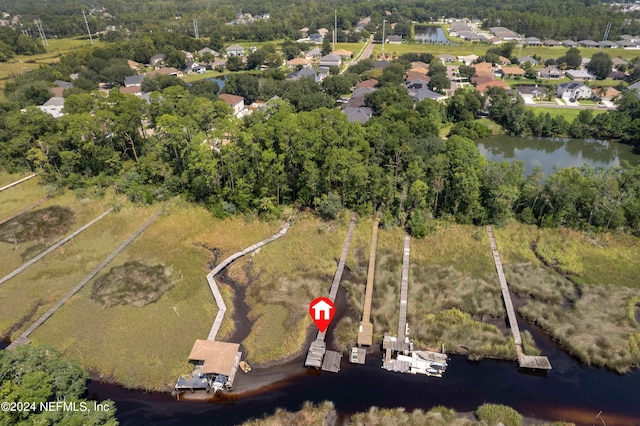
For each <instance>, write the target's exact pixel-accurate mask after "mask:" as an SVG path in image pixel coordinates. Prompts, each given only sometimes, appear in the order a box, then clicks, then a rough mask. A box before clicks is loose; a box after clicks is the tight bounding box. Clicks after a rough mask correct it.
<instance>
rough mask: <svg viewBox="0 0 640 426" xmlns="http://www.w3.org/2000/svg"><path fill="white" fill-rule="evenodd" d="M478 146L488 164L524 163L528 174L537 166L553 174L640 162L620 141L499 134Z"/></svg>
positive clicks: (636, 155) (630, 148) (638, 156)
mask: <svg viewBox="0 0 640 426" xmlns="http://www.w3.org/2000/svg"><path fill="white" fill-rule="evenodd" d="M476 145H477V147H478V149H479V150H480V152H481V153H482V155H484V157H485V158H486V159H487V160H489V161H509V162H511V161H514V160H522V161H524V164H525V168H526V174H530V173H531V172H533V169H534V168H535V167H536V166H539V167H541V168H542V170H543V171H544V173H545V174H546V175H550V174H551V173H553V171H554V169H555V168H564V167H572V166H575V167H581V166H582V165H584V164H588V165H589V166H591V167H593V168H596V167H611V166H616V165H618V164H620V162H621V161H622V160H626V161H628V162H629V163H631V164H633V165H635V164H638V163H639V162H640V155H638V154H635V153H634V152H633V148H632V147H631V146H630V145H625V144H621V143H617V142H607V141H597V140H583V139H562V138H556V139H546V138H533V137H529V138H522V137H514V136H505V135H499V136H492V137H490V138H486V139H480V140H477V141H476Z"/></svg>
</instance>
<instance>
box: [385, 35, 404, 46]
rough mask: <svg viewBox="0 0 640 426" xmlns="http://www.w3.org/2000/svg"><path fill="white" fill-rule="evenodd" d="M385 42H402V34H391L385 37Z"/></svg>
mask: <svg viewBox="0 0 640 426" xmlns="http://www.w3.org/2000/svg"><path fill="white" fill-rule="evenodd" d="M387 43H389V44H401V43H402V36H401V35H399V34H392V35H390V36H388V37H387Z"/></svg>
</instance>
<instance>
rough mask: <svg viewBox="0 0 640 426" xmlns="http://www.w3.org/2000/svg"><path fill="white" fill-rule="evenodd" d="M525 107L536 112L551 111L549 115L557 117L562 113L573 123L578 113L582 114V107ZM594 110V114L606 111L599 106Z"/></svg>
mask: <svg viewBox="0 0 640 426" xmlns="http://www.w3.org/2000/svg"><path fill="white" fill-rule="evenodd" d="M525 108H526V109H530V110H533V112H535V113H536V114H545V113H549V115H551V117H552V118H555V117H558V116H560V115H561V116H563V117H564V119H565V120H567V121H568V122H569V123H571V122H572V121H573V120H574V119H575V118H576V117H578V114H580V111H581V110H580V109H577V108H546V107H543V106H541V107H539V106H526V107H525ZM592 111H593V113H594V114H601V113H603V112H604V110H602V109H598V108H593V110H592Z"/></svg>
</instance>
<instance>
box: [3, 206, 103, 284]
mask: <svg viewBox="0 0 640 426" xmlns="http://www.w3.org/2000/svg"><path fill="white" fill-rule="evenodd" d="M112 210H113V208H110V209H109V210H107V211H106V212H104V213H102V214H101V215H100V216H98V217H96V218H95V219H93V220H92V221H91V222H89V223H87V224H86V225H84V226H83V227H81V228H80V229H78V230H76V231H75V232H73V233H72V234H70V235H68V236H66V237H64V238H63V239H62V240H60V241H58V242H57V243H55V244H54V245H52V246H51V247H49V248H48V249H46V250H45V251H43V252H42V253H40V254H39V255H37V256H36V257H34V258H33V259H31V260H29V261H28V262H26V263H24V264H23V265H22V266H20V267H19V268H16V269H14V270H13V271H11V272H9V273H8V274H7V275H5V276H4V277H2V278H0V284H3V283H4V282H6V281H9V280H10V279H11V278H13V277H15V276H16V275H18V274H19V273H20V272H22V271H24V270H25V269H27V268H28V267H30V266H31V265H33V264H34V263H36V262H37V261H39V260H40V259H42V258H43V257H45V256H46V255H48V254H49V253H51V252H53V251H54V250H56V249H57V248H58V247H60V246H62V245H63V244H65V243H67V242H68V241H69V240H71V239H73V238H75V237H77V236H78V235H79V234H81V233H82V232H83V231H86V230H87V229H88V228H89V227H90V226H91V225H93V224H94V223H96V222H98V221H99V220H100V219H102V218H103V217H105V216H106V215H108V214H109V213H111V211H112Z"/></svg>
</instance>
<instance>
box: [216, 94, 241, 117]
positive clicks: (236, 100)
mask: <svg viewBox="0 0 640 426" xmlns="http://www.w3.org/2000/svg"><path fill="white" fill-rule="evenodd" d="M218 97H219V98H220V100H223V101H224V102H225V103H226V104H227V105H229V106H230V107H231V108H233V115H235V116H236V117H241V116H242V115H244V98H243V97H242V96H236V95H229V94H227V93H223V94H221V95H220V96H218Z"/></svg>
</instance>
